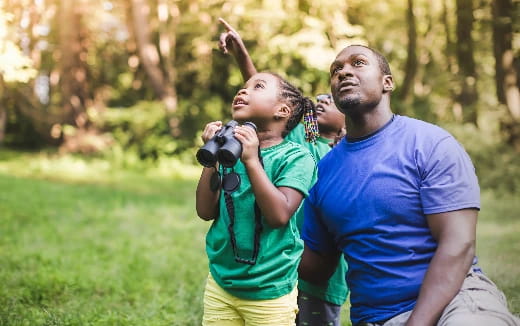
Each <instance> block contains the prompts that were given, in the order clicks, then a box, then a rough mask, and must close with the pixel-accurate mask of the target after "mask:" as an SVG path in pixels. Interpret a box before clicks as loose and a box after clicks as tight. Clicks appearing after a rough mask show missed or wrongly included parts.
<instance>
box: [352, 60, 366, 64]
mask: <svg viewBox="0 0 520 326" xmlns="http://www.w3.org/2000/svg"><path fill="white" fill-rule="evenodd" d="M352 64H353V65H354V66H362V65H364V64H365V61H364V60H361V59H356V60H354V62H352Z"/></svg>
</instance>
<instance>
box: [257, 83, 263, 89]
mask: <svg viewBox="0 0 520 326" xmlns="http://www.w3.org/2000/svg"><path fill="white" fill-rule="evenodd" d="M255 88H265V86H264V84H262V83H258V84H256V85H255Z"/></svg>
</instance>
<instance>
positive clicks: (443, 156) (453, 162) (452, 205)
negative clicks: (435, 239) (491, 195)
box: [420, 136, 480, 214]
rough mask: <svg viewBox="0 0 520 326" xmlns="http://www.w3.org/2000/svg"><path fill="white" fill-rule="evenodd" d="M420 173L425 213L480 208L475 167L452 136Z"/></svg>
mask: <svg viewBox="0 0 520 326" xmlns="http://www.w3.org/2000/svg"><path fill="white" fill-rule="evenodd" d="M423 166H424V167H425V168H424V169H423V171H421V178H422V180H421V187H420V194H421V201H422V205H423V211H424V214H436V213H443V212H449V211H454V210H459V209H465V208H477V209H480V189H479V185H478V180H477V176H476V174H475V168H474V166H473V164H472V162H471V159H470V158H469V155H468V154H467V153H466V151H465V150H464V148H463V147H462V145H460V144H459V143H458V142H457V141H456V140H455V139H454V138H453V137H452V136H448V137H445V138H444V139H442V140H441V141H440V142H439V143H438V144H437V145H436V146H435V147H434V149H433V151H432V153H431V155H429V157H428V159H427V160H426V162H424V164H423Z"/></svg>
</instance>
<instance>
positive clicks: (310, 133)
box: [270, 73, 320, 143]
mask: <svg viewBox="0 0 520 326" xmlns="http://www.w3.org/2000/svg"><path fill="white" fill-rule="evenodd" d="M270 74H271V75H273V76H275V77H276V78H278V80H279V82H280V97H281V99H282V100H283V101H284V102H285V103H286V104H287V105H288V106H289V107H290V108H291V111H292V114H291V116H290V117H289V120H288V121H287V125H286V126H285V130H284V131H283V132H282V137H285V136H287V134H288V133H289V132H290V131H291V130H293V129H294V127H296V126H297V125H298V123H299V122H300V121H302V118H303V125H304V127H305V140H306V141H308V142H313V143H314V142H316V138H318V137H319V135H320V133H319V131H318V118H317V116H316V109H315V107H314V103H313V102H312V100H311V99H310V98H308V97H305V96H303V94H302V92H301V91H300V90H298V89H297V88H296V87H295V86H293V85H292V84H291V83H289V82H288V81H287V80H285V79H284V78H283V77H281V76H280V75H278V74H276V73H270Z"/></svg>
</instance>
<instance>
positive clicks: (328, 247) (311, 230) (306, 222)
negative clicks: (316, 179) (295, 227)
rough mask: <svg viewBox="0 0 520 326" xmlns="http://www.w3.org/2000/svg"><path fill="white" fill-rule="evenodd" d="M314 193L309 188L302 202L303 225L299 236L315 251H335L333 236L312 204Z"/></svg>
mask: <svg viewBox="0 0 520 326" xmlns="http://www.w3.org/2000/svg"><path fill="white" fill-rule="evenodd" d="M314 201H315V193H314V188H313V189H311V191H310V194H309V197H307V198H305V200H304V202H303V214H304V218H303V226H302V231H301V237H302V239H303V241H304V242H305V244H306V245H307V246H308V247H309V248H310V249H312V250H314V251H317V252H333V251H337V246H336V245H335V243H334V237H333V235H332V234H330V232H329V231H328V229H327V226H326V225H325V224H324V223H323V220H322V219H321V216H320V214H319V211H318V210H317V209H316V207H315V206H314Z"/></svg>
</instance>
